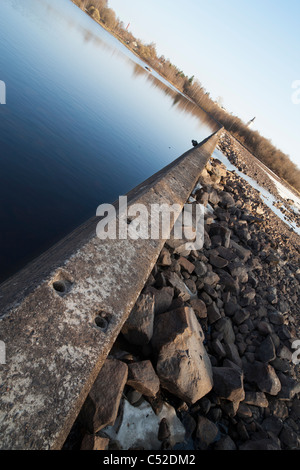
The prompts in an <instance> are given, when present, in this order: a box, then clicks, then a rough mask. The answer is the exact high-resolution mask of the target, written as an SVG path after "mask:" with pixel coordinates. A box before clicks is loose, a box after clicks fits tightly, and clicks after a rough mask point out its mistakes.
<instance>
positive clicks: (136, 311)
mask: <svg viewBox="0 0 300 470" xmlns="http://www.w3.org/2000/svg"><path fill="white" fill-rule="evenodd" d="M154 309H155V299H154V296H153V294H152V293H151V292H149V293H146V294H141V295H140V296H139V298H138V300H137V302H136V304H135V306H134V307H133V309H132V311H131V313H130V315H129V317H128V319H127V320H126V322H125V323H124V325H123V328H122V334H123V335H124V336H125V338H126V339H127V340H128V341H129V342H130V343H132V344H136V345H140V346H141V345H144V344H147V343H149V341H150V339H151V338H152V334H153V321H154Z"/></svg>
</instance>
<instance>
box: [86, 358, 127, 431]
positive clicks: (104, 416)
mask: <svg viewBox="0 0 300 470" xmlns="http://www.w3.org/2000/svg"><path fill="white" fill-rule="evenodd" d="M127 376H128V367H127V365H126V364H124V362H121V361H118V360H117V359H113V358H107V359H106V361H105V362H104V365H103V366H102V369H101V371H100V373H99V374H98V377H97V378H96V380H95V382H94V384H93V386H92V388H91V390H90V392H89V394H88V396H87V398H86V400H85V402H84V404H83V407H82V409H81V411H80V417H79V419H80V421H81V422H82V423H83V424H84V426H85V427H86V429H87V430H88V431H89V432H90V433H96V432H98V431H100V429H102V428H104V427H105V426H111V425H113V424H114V422H115V420H116V418H117V414H118V409H119V405H120V400H121V397H122V393H123V390H124V386H125V384H126V381H127Z"/></svg>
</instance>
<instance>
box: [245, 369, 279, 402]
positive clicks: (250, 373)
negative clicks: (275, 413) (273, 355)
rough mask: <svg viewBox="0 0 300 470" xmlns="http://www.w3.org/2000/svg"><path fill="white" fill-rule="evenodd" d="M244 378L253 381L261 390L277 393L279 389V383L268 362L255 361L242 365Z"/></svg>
mask: <svg viewBox="0 0 300 470" xmlns="http://www.w3.org/2000/svg"><path fill="white" fill-rule="evenodd" d="M244 372H245V380H247V381H248V382H250V383H255V384H256V385H257V387H258V388H259V390H260V391H261V392H265V393H268V394H270V395H277V394H278V393H279V392H280V390H281V383H280V380H279V378H278V376H277V375H276V373H275V370H274V368H273V367H272V366H271V365H270V364H264V363H262V362H259V361H255V362H254V363H253V364H246V365H245V366H244Z"/></svg>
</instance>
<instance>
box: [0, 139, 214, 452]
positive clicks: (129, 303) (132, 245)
mask: <svg viewBox="0 0 300 470" xmlns="http://www.w3.org/2000/svg"><path fill="white" fill-rule="evenodd" d="M219 132H220V130H219V131H217V132H216V133H215V134H213V135H212V136H210V137H209V138H207V139H205V140H204V141H203V142H202V143H200V144H199V145H198V146H197V147H195V148H193V149H191V150H189V151H188V152H186V153H185V154H183V155H182V156H181V157H179V158H178V159H177V160H175V161H174V162H172V163H171V164H170V165H168V166H167V167H165V168H164V169H163V170H161V171H160V172H158V173H156V174H155V175H153V176H152V177H151V178H149V179H148V180H146V181H145V182H144V183H142V184H141V185H139V186H138V187H136V188H135V189H133V190H132V191H130V192H129V193H128V194H127V197H128V205H129V206H130V205H131V204H133V203H135V204H136V203H143V204H145V205H146V206H147V207H149V206H150V204H151V203H159V204H162V203H167V204H174V203H176V204H180V206H181V207H183V205H184V204H185V203H186V201H187V199H188V198H189V195H190V193H191V191H192V190H193V188H194V186H195V184H196V183H197V181H198V178H199V176H200V174H201V172H202V170H203V168H204V166H205V164H206V162H207V160H208V159H209V157H210V156H211V154H212V153H213V151H214V149H215V146H216V144H217V142H218V139H219ZM98 222H99V218H96V217H94V218H92V219H90V220H89V221H87V223H86V224H84V225H82V226H81V227H79V228H78V229H77V230H75V231H74V232H73V233H71V234H70V235H69V236H68V237H66V238H65V239H64V240H62V241H61V242H60V243H58V244H57V245H55V246H54V247H53V248H52V249H51V250H49V251H48V252H47V253H45V254H43V255H42V256H40V257H39V258H38V259H37V260H35V261H34V262H32V263H30V264H29V265H28V266H27V267H26V268H24V269H23V270H22V271H20V272H19V273H18V274H17V275H15V276H14V277H12V278H11V279H9V280H8V281H7V282H5V283H3V284H2V285H1V286H0V312H1V313H0V341H1V342H2V343H1V344H3V345H4V346H5V363H2V364H0V377H1V381H0V387H1V388H0V448H1V449H7V450H8V449H13V450H17V449H21V450H27V449H28V450H29V449H32V450H44V449H60V448H61V447H62V445H63V443H64V441H65V439H66V437H67V436H68V434H69V431H70V429H71V427H72V425H73V423H74V421H75V419H76V417H77V415H78V413H79V411H80V409H81V407H82V404H83V402H84V400H85V398H86V396H87V394H88V392H89V390H90V388H91V386H92V384H93V383H94V381H95V379H96V377H97V375H98V374H99V371H100V370H101V367H102V365H103V363H104V361H105V359H106V357H107V355H108V354H109V352H110V350H111V348H112V346H113V344H114V342H115V340H116V338H117V336H118V334H119V332H120V330H121V328H122V326H123V324H124V322H125V321H126V319H127V318H128V315H129V314H130V311H131V310H132V307H133V306H134V304H135V302H136V300H137V298H138V296H139V294H140V292H141V290H142V289H143V287H144V285H145V282H146V281H147V279H148V277H149V275H150V273H151V271H152V268H153V266H154V264H155V262H156V260H157V258H158V256H159V254H160V251H161V249H162V247H163V245H164V242H165V240H141V239H139V240H132V239H127V240H118V239H116V240H108V239H107V240H100V239H99V238H98V237H97V236H96V225H97V223H98ZM3 362H4V361H3Z"/></svg>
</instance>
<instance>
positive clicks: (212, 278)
mask: <svg viewBox="0 0 300 470" xmlns="http://www.w3.org/2000/svg"><path fill="white" fill-rule="evenodd" d="M202 280H203V282H204V284H207V285H209V286H212V287H213V286H215V285H216V284H218V282H219V280H220V278H219V276H218V274H217V273H214V272H213V271H211V272H208V273H206V275H205V276H204V277H203V279H202Z"/></svg>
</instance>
